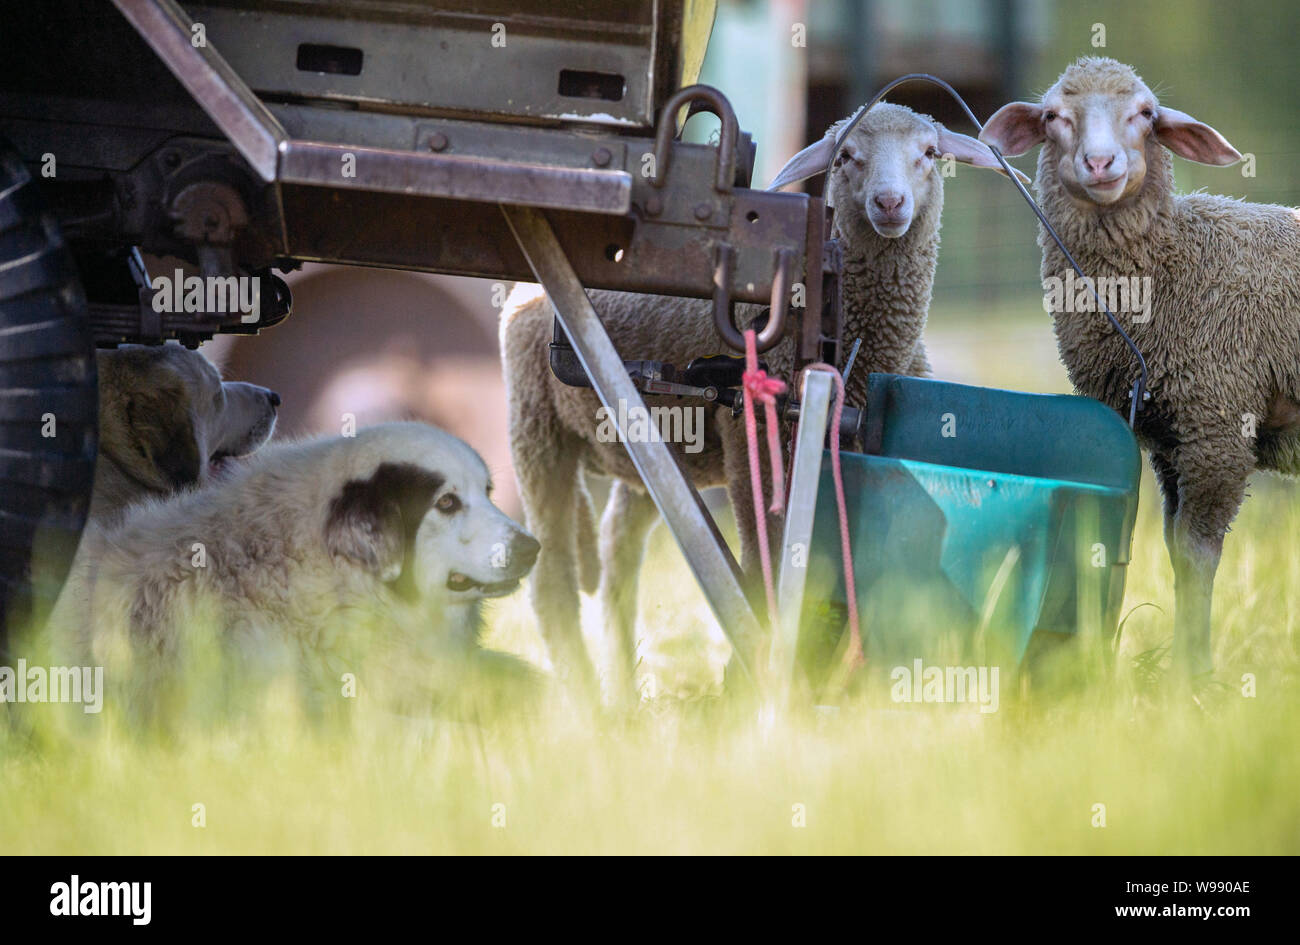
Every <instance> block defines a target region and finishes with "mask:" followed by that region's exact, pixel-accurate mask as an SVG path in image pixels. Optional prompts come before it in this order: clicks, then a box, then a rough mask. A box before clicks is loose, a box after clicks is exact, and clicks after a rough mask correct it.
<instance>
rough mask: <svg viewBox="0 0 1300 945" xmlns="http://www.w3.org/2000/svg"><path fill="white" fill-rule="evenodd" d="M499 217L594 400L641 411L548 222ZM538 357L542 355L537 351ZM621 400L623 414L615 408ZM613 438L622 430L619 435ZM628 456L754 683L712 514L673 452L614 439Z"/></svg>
mask: <svg viewBox="0 0 1300 945" xmlns="http://www.w3.org/2000/svg"><path fill="white" fill-rule="evenodd" d="M501 212H502V213H504V214H505V218H506V222H507V223H508V224H509V226H510V230H511V232H512V233H513V234H514V237H515V239H516V241H518V243H519V248H520V249H521V250H523V253H524V256H525V257H526V258H527V259H528V265H529V266H530V267H531V268H532V270H533V274H534V275H535V276H536V277H537V281H538V282H540V283H541V284H542V286H543V287H544V288H545V289H546V294H547V296H549V298H550V300H551V305H552V307H554V309H555V315H556V317H557V318H558V319H559V320H560V324H561V325H562V326H563V327H564V331H565V334H567V335H568V336H569V340H570V342H571V343H572V345H573V350H574V352H575V353H576V354H577V356H578V360H579V361H580V362H581V363H582V367H583V370H585V371H586V373H587V376H588V377H589V378H591V383H592V386H593V387H594V388H595V390H596V394H597V396H599V397H600V402H601V403H602V404H604V405H605V409H606V410H607V411H608V412H609V415H610V416H611V417H612V418H614V419H615V422H618V418H620V417H624V416H629V415H631V414H633V413H634V412H638V413H639V412H640V410H644V409H645V404H644V403H643V402H642V400H641V394H640V392H639V391H638V390H637V389H636V387H635V386H634V385H633V383H632V380H631V378H629V377H628V373H627V368H626V367H625V366H624V364H623V359H622V358H621V357H620V356H619V353H618V351H617V350H616V349H615V348H614V344H613V342H611V341H610V340H609V335H608V334H606V332H605V326H604V325H603V324H601V321H600V316H599V315H597V314H596V310H595V309H594V308H593V307H592V304H591V300H590V299H589V298H587V293H586V290H584V289H583V287H582V283H581V282H580V281H579V280H578V277H577V274H576V273H574V271H573V267H572V265H570V263H569V260H568V259H567V258H566V257H565V255H564V250H563V249H562V248H561V246H560V243H559V241H558V240H557V239H556V238H555V232H554V230H552V229H551V225H550V223H549V222H548V221H547V219H546V217H545V216H544V215H543V214H542V212H541V211H540V210H537V209H535V208H531V207H521V206H511V205H508V204H501ZM537 356H538V357H542V356H543V353H542V352H540V351H539V352H538V354H537ZM620 401H621V402H622V403H623V405H624V408H625V409H624V410H622V411H620V410H619V403H620ZM619 433H620V434H624V433H626V431H625V430H620V431H619ZM620 438H621V439H623V440H624V443H625V445H626V447H627V451H628V455H629V456H630V457H631V459H632V463H633V465H635V466H636V470H637V472H638V473H639V474H640V476H641V481H642V482H644V483H645V487H646V489H647V490H648V491H649V493H650V496H651V497H652V498H653V499H654V502H655V505H656V506H658V507H659V513H660V514H661V515H662V516H663V518H664V521H665V522H666V523H667V524H668V528H669V529H670V530H671V531H672V533H673V537H674V538H675V539H676V540H677V544H678V547H680V548H681V549H682V554H683V555H685V556H686V563H687V564H688V565H689V566H690V568H691V571H692V572H693V573H694V575H695V580H696V581H697V582H698V583H699V586H700V589H701V590H702V591H703V592H704V596H705V598H706V599H707V600H708V602H709V606H710V607H711V608H712V609H713V613H714V614H715V615H716V616H717V618H718V622H719V623H720V624H721V625H722V629H723V631H724V632H725V633H726V634H727V637H728V638H729V639H730V640H731V643H732V646H733V648H734V649H735V654H734V655H733V657H732V658H733V659H735V660H737V661H739V665H740V666H741V668H742V669H743V670H744V672H745V673H746V674H747V675H749V677H750V678H751V679H752V678H753V673H752V667H751V666H750V665H749V662H750V661H751V660H752V659H753V655H754V653H755V652H756V649H757V643H758V641H759V639H760V629H759V623H758V619H757V618H756V617H755V616H754V612H753V610H752V609H751V608H750V605H749V601H748V599H747V598H746V597H745V592H744V590H743V587H742V582H741V575H740V569H739V568H738V567H737V566H736V561H735V559H734V558H733V557H732V555H731V552H730V551H729V550H728V549H727V545H726V543H725V542H724V541H723V539H722V536H721V534H719V532H718V529H717V526H716V525H715V524H714V521H713V516H711V515H710V514H709V510H708V509H707V508H706V507H705V505H704V501H703V500H702V499H701V498H700V495H699V493H698V492H697V491H696V490H695V487H694V486H693V485H692V484H691V481H690V479H688V478H687V476H686V473H685V471H684V470H683V469H682V466H681V462H680V460H679V459H678V457H677V454H676V453H674V452H673V450H672V447H671V446H669V444H668V443H665V442H663V441H657V442H634V441H633V439H632V438H629V437H626V436H621V437H620Z"/></svg>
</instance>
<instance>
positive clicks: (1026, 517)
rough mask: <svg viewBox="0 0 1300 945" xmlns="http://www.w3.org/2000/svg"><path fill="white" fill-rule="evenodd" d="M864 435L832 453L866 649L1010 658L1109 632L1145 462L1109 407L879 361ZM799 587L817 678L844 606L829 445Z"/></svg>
mask: <svg viewBox="0 0 1300 945" xmlns="http://www.w3.org/2000/svg"><path fill="white" fill-rule="evenodd" d="M864 439H865V441H866V445H865V452H864V453H847V452H846V453H842V454H841V464H842V468H843V474H844V488H845V494H846V500H847V504H848V517H849V528H850V536H851V538H852V542H853V559H854V575H855V583H856V586H857V597H858V608H859V613H860V615H861V620H862V629H863V643H864V647H865V649H866V654H867V659H868V660H869V661H870V662H871V663H873V664H874V665H875V666H877V667H880V666H884V667H886V668H888V667H890V666H897V665H904V666H909V667H910V666H912V665H913V661H914V660H916V659H921V660H923V661H924V662H925V663H927V664H932V665H944V664H947V665H953V664H954V663H957V664H959V665H969V664H976V665H987V666H1000V667H1002V668H1003V671H1004V672H1006V671H1007V670H1012V671H1014V670H1016V669H1018V668H1019V667H1020V666H1021V664H1022V663H1023V662H1024V660H1025V657H1026V654H1027V653H1028V652H1029V651H1030V646H1031V643H1042V644H1046V645H1050V643H1051V642H1052V641H1053V640H1060V639H1062V638H1064V637H1068V636H1070V635H1073V634H1076V633H1078V632H1079V631H1080V630H1081V629H1082V628H1085V627H1087V628H1094V627H1095V628H1096V629H1098V630H1099V631H1100V632H1101V634H1102V635H1103V636H1105V637H1108V636H1110V635H1112V634H1113V633H1114V632H1115V630H1116V627H1117V624H1118V620H1119V608H1120V605H1121V602H1122V599H1123V595H1124V576H1125V568H1126V566H1127V564H1128V560H1129V549H1130V544H1131V542H1132V535H1133V521H1134V518H1135V516H1136V513H1137V497H1138V481H1139V475H1140V465H1139V453H1138V447H1137V443H1136V441H1135V440H1134V438H1133V435H1132V433H1131V432H1130V431H1129V429H1128V426H1127V425H1126V424H1125V423H1124V421H1123V419H1122V418H1121V417H1120V416H1119V415H1118V414H1117V413H1115V412H1114V411H1113V410H1111V409H1109V408H1108V407H1106V406H1105V405H1104V404H1101V403H1099V402H1097V401H1095V400H1091V399H1089V398H1086V397H1069V396H1060V395H1047V394H1024V393H1018V392H1013V391H1003V390H992V389H989V388H983V387H968V386H965V385H961V384H949V383H944V382H941V381H933V380H925V379H920V378H911V377H897V376H894V375H891V374H873V375H871V378H870V384H869V393H868V402H867V417H866V421H865V435H864ZM804 601H805V603H804V609H803V615H802V620H801V625H800V635H799V647H798V655H799V661H800V664H801V665H802V667H803V668H804V670H805V672H806V673H807V674H808V676H809V678H810V679H811V680H812V681H813V682H814V683H816V682H817V681H819V680H821V679H824V678H825V673H826V671H827V668H828V666H829V665H830V660H831V657H832V655H833V654H834V652H835V649H836V647H837V646H838V645H839V644H840V642H841V637H842V635H843V633H844V632H845V628H846V623H847V614H848V608H847V603H846V601H847V595H846V593H845V584H844V576H843V564H842V562H841V558H840V541H839V525H838V515H837V512H836V508H835V490H834V485H833V482H832V480H831V472H830V454H829V453H826V454H825V455H824V456H823V460H822V477H821V484H820V488H819V490H818V501H817V512H816V517H815V522H814V526H813V542H812V547H811V549H810V550H809V557H808V583H807V587H806V591H805V596H804ZM1036 637H1038V638H1039V639H1038V640H1036V639H1035V638H1036Z"/></svg>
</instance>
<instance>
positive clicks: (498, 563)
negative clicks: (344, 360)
mask: <svg viewBox="0 0 1300 945" xmlns="http://www.w3.org/2000/svg"><path fill="white" fill-rule="evenodd" d="M490 489H491V484H490V480H489V475H488V471H487V468H486V467H485V466H484V464H483V461H482V459H481V458H480V457H479V455H478V454H477V453H475V452H474V450H472V449H471V448H470V447H469V446H468V445H466V444H465V443H464V442H462V441H461V440H459V439H457V438H456V437H454V436H452V435H450V434H448V433H445V432H443V431H441V430H438V429H435V428H433V427H429V426H426V425H424V424H420V423H392V424H384V425H381V426H376V427H370V428H367V429H364V430H361V431H359V432H358V433H357V434H356V436H354V437H341V436H340V437H330V438H322V439H315V440H307V441H302V442H296V443H287V444H285V443H280V444H274V445H272V446H269V447H267V448H266V449H263V450H261V451H259V452H258V453H256V454H255V455H254V456H252V457H250V458H249V459H248V460H246V461H245V462H244V463H242V464H241V465H240V467H239V468H238V469H236V470H235V471H234V472H233V473H232V474H230V475H229V476H228V477H226V478H223V479H221V480H219V481H217V482H214V483H212V484H210V485H208V486H206V487H204V488H201V489H197V490H194V491H191V492H187V493H183V494H181V495H178V496H176V497H174V498H172V499H170V500H167V501H161V502H157V501H155V502H145V503H143V504H141V505H139V506H136V507H135V508H133V509H131V510H129V511H128V513H127V514H126V515H125V517H124V518H123V519H122V520H121V521H120V522H119V523H117V524H116V525H114V526H112V527H109V528H99V527H92V528H91V529H90V530H89V531H88V532H87V534H86V535H85V537H84V538H83V554H81V555H79V556H78V564H77V565H76V566H74V571H73V574H72V576H71V578H70V579H69V582H68V585H67V587H66V588H65V590H64V593H63V596H62V597H61V599H60V601H59V604H58V607H57V608H56V612H55V617H54V621H53V626H54V627H55V628H56V629H55V634H56V635H57V636H60V637H61V639H63V640H64V641H68V642H70V643H74V645H75V646H76V648H77V649H78V650H80V652H81V653H82V654H83V657H84V658H88V659H93V660H95V661H97V662H98V663H101V664H103V665H106V668H107V667H108V666H114V667H116V669H115V671H114V673H116V674H125V675H126V676H127V677H128V678H129V679H130V682H129V684H128V686H127V688H128V690H129V693H128V697H129V698H130V699H131V700H133V701H137V702H139V703H140V704H141V705H142V706H143V707H144V708H145V709H146V711H149V712H153V711H156V709H157V705H158V702H159V700H160V699H161V698H162V696H163V694H164V690H166V689H167V682H168V680H169V679H175V678H177V673H178V672H179V668H180V667H182V666H183V664H184V663H185V661H186V659H187V658H188V657H190V656H192V655H193V652H192V651H193V650H194V648H195V647H201V646H205V645H207V644H208V643H209V642H214V643H215V644H216V647H217V651H218V652H219V653H220V654H221V657H222V660H223V666H224V667H225V669H226V671H227V672H228V671H229V670H230V669H232V668H233V669H234V670H235V672H236V673H237V674H239V676H240V677H241V678H245V677H247V678H246V679H245V681H251V682H254V683H256V682H257V681H259V680H264V679H265V678H267V677H269V676H271V675H275V674H277V673H280V672H283V671H286V670H287V671H291V672H293V673H295V674H296V675H297V676H298V677H299V679H300V680H301V681H302V682H303V683H304V684H305V691H306V692H307V693H308V694H309V696H310V697H311V699H313V700H316V702H319V701H320V700H322V699H329V698H331V697H333V698H337V697H338V696H339V693H340V688H341V686H342V685H343V683H342V681H341V679H342V676H343V674H345V673H349V672H351V673H354V674H357V676H358V685H359V686H364V685H365V674H364V673H362V672H361V667H362V666H363V664H365V665H367V666H368V667H369V668H370V669H371V670H372V672H371V677H372V678H381V677H382V678H384V679H385V682H386V685H391V684H392V677H393V674H398V675H401V676H404V677H405V678H406V679H407V681H408V682H414V683H415V684H416V686H417V690H418V691H419V692H420V693H424V694H428V693H430V692H431V690H430V688H429V686H430V685H431V684H432V685H433V686H434V687H435V689H434V690H433V692H434V697H435V698H436V697H437V694H436V686H437V683H438V681H439V680H441V681H442V682H446V681H447V677H446V675H445V674H446V673H447V672H449V671H452V670H457V669H463V666H464V664H465V662H466V660H465V657H467V656H472V655H474V654H482V653H486V651H482V650H479V649H478V648H477V645H476V644H477V637H478V624H479V621H478V609H479V603H480V602H481V600H482V599H483V598H484V597H488V596H499V595H500V594H504V593H508V592H509V591H510V590H513V589H514V587H516V586H517V585H518V582H519V581H520V579H522V578H523V576H524V575H525V574H527V572H528V571H529V570H530V569H531V567H532V564H533V561H534V559H535V558H536V555H537V549H538V545H537V542H536V541H535V540H534V539H533V538H532V536H531V535H529V534H528V533H527V532H526V531H524V529H523V528H522V526H520V525H518V524H517V523H515V522H514V521H512V520H511V519H510V518H508V517H507V516H506V515H505V514H504V513H503V512H501V511H500V510H499V509H498V508H497V507H496V506H495V505H493V504H492V502H491V499H490V498H489V493H490ZM205 633H210V634H211V636H210V637H206V636H204V634H205ZM499 662H500V663H502V664H504V663H507V662H508V660H505V659H503V660H501V661H499ZM376 667H380V668H381V669H382V673H380V672H375V671H374V670H375V668H376ZM114 673H110V675H114ZM418 698H421V699H423V698H424V695H421V696H419V697H418ZM407 707H408V708H409V707H410V706H409V703H408V706H407Z"/></svg>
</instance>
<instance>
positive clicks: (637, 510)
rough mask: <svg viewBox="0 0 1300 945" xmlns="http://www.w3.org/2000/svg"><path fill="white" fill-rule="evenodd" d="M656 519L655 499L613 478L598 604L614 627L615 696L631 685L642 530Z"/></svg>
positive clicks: (602, 539)
mask: <svg viewBox="0 0 1300 945" xmlns="http://www.w3.org/2000/svg"><path fill="white" fill-rule="evenodd" d="M657 520H658V510H657V509H656V508H655V504H654V501H653V500H652V499H651V498H650V496H649V495H647V494H646V493H644V492H642V491H640V490H638V489H636V488H634V487H632V486H631V485H629V484H628V483H627V482H625V481H624V480H622V479H616V480H614V484H613V488H612V490H611V491H610V496H609V502H608V503H607V504H606V506H605V514H604V517H603V518H602V519H601V522H600V560H601V573H600V604H601V613H602V614H603V615H604V617H605V622H606V624H607V625H610V627H611V629H612V631H613V640H614V647H615V649H616V651H617V652H616V653H615V661H614V677H613V685H612V686H611V687H610V689H611V692H612V693H613V696H614V699H615V701H622V700H624V699H627V698H629V697H630V696H631V695H632V694H633V692H634V691H635V689H634V686H633V682H634V679H635V674H636V663H637V658H636V604H637V586H638V579H639V577H640V573H641V562H642V559H643V558H644V557H645V546H646V535H647V534H649V532H650V529H651V527H653V525H654V523H655V522H656V521H657Z"/></svg>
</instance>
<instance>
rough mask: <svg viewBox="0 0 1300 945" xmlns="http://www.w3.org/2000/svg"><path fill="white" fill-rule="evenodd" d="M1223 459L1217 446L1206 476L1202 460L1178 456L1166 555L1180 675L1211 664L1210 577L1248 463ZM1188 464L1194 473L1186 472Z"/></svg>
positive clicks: (1236, 505)
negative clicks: (1237, 465)
mask: <svg viewBox="0 0 1300 945" xmlns="http://www.w3.org/2000/svg"><path fill="white" fill-rule="evenodd" d="M1200 458H1202V459H1204V458H1206V457H1200ZM1227 458H1228V451H1226V450H1223V451H1219V452H1218V453H1217V456H1216V457H1214V458H1213V459H1212V460H1211V461H1212V462H1214V465H1215V467H1217V471H1218V474H1217V475H1206V469H1205V467H1206V465H1208V464H1207V463H1198V462H1194V461H1193V462H1187V461H1186V460H1183V462H1182V463H1181V464H1180V465H1181V472H1180V474H1179V480H1178V486H1179V488H1178V509H1177V511H1176V512H1174V515H1173V522H1172V525H1171V528H1170V536H1169V537H1170V540H1169V557H1170V560H1171V561H1172V562H1173V566H1174V668H1175V671H1176V672H1177V673H1179V675H1181V676H1183V677H1184V678H1185V677H1189V676H1196V675H1200V674H1203V673H1208V672H1211V671H1212V670H1213V669H1214V661H1213V657H1212V651H1211V633H1210V611H1211V604H1212V601H1213V594H1214V576H1215V572H1216V571H1217V570H1218V568H1219V558H1220V556H1221V555H1222V553H1223V538H1224V535H1225V534H1226V533H1227V531H1228V526H1229V525H1230V524H1231V523H1232V519H1233V518H1234V517H1235V516H1236V514H1237V509H1238V508H1240V506H1241V501H1242V499H1243V498H1244V494H1245V489H1246V476H1247V474H1248V472H1249V466H1247V467H1246V469H1245V470H1235V469H1231V470H1228V469H1224V466H1225V465H1226V462H1225V461H1226V460H1227ZM1180 459H1181V458H1180ZM1189 468H1190V469H1191V470H1194V472H1193V473H1189V472H1188V470H1189Z"/></svg>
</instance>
